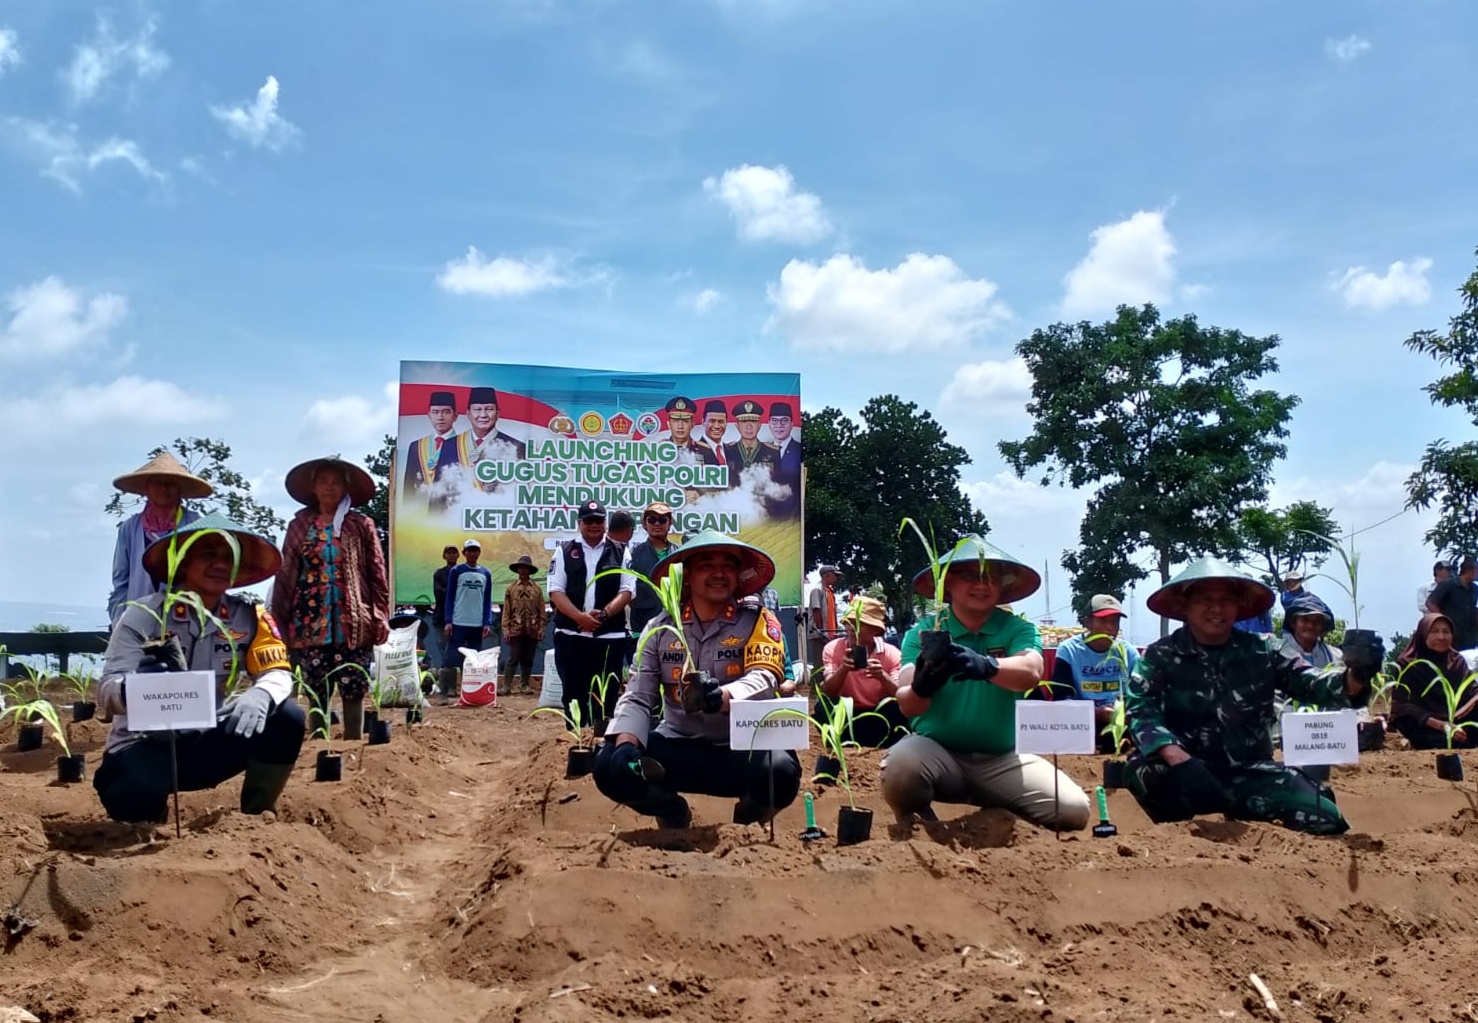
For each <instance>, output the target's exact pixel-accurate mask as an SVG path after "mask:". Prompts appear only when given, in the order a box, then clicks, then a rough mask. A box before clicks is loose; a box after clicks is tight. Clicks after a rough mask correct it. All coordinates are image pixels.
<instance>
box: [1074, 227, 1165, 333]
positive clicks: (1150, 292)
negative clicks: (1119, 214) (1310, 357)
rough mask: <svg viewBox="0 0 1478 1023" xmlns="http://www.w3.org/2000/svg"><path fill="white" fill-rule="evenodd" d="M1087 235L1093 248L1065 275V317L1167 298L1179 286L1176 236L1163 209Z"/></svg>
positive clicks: (1156, 301) (1106, 310) (1162, 300)
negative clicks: (1175, 260)
mask: <svg viewBox="0 0 1478 1023" xmlns="http://www.w3.org/2000/svg"><path fill="white" fill-rule="evenodd" d="M1089 237H1090V238H1092V239H1093V247H1092V248H1091V249H1090V250H1089V251H1088V255H1087V256H1085V257H1084V259H1083V261H1082V262H1081V263H1079V264H1078V265H1077V266H1075V267H1073V268H1072V270H1071V271H1069V273H1068V275H1067V277H1065V278H1064V279H1063V283H1064V284H1065V285H1066V287H1067V290H1066V293H1065V294H1064V295H1063V299H1062V313H1063V315H1064V316H1086V315H1091V314H1093V313H1103V312H1113V311H1114V309H1116V308H1118V307H1119V306H1120V305H1138V304H1140V303H1142V302H1155V303H1162V302H1166V301H1169V299H1170V298H1171V296H1172V295H1173V294H1174V287H1175V266H1174V264H1173V262H1172V260H1173V259H1174V256H1175V241H1174V239H1172V238H1171V237H1170V232H1169V231H1167V230H1166V229H1165V213H1164V211H1163V210H1155V211H1153V212H1151V211H1148V210H1140V211H1139V212H1138V213H1135V214H1134V216H1132V217H1130V218H1129V219H1128V220H1121V221H1119V222H1118V223H1117V224H1105V225H1104V226H1102V227H1100V228H1098V229H1096V230H1095V231H1094V232H1093V233H1092V234H1091V235H1090V236H1089Z"/></svg>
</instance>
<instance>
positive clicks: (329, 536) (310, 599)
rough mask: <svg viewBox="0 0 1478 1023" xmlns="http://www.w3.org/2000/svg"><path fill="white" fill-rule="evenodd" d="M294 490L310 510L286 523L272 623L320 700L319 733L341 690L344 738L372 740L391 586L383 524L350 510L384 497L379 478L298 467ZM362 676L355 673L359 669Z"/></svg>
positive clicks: (289, 483)
mask: <svg viewBox="0 0 1478 1023" xmlns="http://www.w3.org/2000/svg"><path fill="white" fill-rule="evenodd" d="M285 487H286V490H287V492H288V494H290V495H291V496H292V498H293V499H294V500H295V501H298V502H299V503H301V504H302V505H303V508H302V509H301V510H300V511H299V512H298V513H297V514H296V515H294V516H293V519H292V521H291V522H289V523H288V524H287V535H286V536H285V537H284V538H283V540H282V568H281V569H279V570H278V573H277V580H276V582H274V583H273V585H272V616H273V618H275V619H276V620H277V621H278V622H280V623H281V624H282V628H283V629H285V630H286V635H285V639H286V642H287V649H288V653H289V654H290V655H291V657H292V663H293V667H294V668H297V669H299V670H301V672H302V676H303V682H304V684H305V685H306V686H307V688H308V691H309V693H310V694H311V695H312V698H313V701H314V706H313V707H312V708H311V710H310V711H309V715H308V722H309V726H310V730H313V731H317V730H318V729H319V728H323V727H327V725H328V719H329V709H328V705H329V700H330V699H332V698H333V693H334V687H335V685H337V686H338V689H339V695H340V697H341V698H342V699H343V704H344V738H345V739H346V740H352V739H358V738H360V736H361V735H362V734H363V732H364V696H365V693H366V692H368V690H369V672H370V671H371V668H372V665H373V663H374V648H375V645H376V644H378V643H383V642H385V640H386V639H388V638H389V636H390V582H389V580H388V579H387V578H386V575H385V554H384V551H383V550H382V549H381V547H380V534H379V531H378V530H377V529H376V528H375V522H374V520H373V519H371V518H370V517H369V516H368V515H365V514H364V513H363V512H357V511H351V510H350V509H351V508H353V507H354V506H356V505H366V504H368V503H369V502H370V501H371V500H372V499H373V498H374V496H375V482H374V480H373V479H371V478H370V474H369V473H367V472H365V471H364V470H363V469H361V468H360V467H359V466H357V465H354V464H353V463H352V462H346V461H344V460H343V459H341V458H339V457H337V456H331V457H328V458H315V459H312V460H310V461H307V462H304V463H302V464H301V465H297V466H294V467H293V469H292V470H291V471H290V472H289V473H288V474H287V480H286V482H285ZM356 667H357V668H359V669H362V670H355V668H356Z"/></svg>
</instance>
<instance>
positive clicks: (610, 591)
mask: <svg viewBox="0 0 1478 1023" xmlns="http://www.w3.org/2000/svg"><path fill="white" fill-rule="evenodd" d="M630 566H631V555H630V552H629V551H628V549H627V547H626V545H625V544H621V543H617V542H616V541H614V540H612V539H611V538H610V537H608V536H607V535H606V509H605V506H604V505H603V504H601V503H600V502H599V501H586V502H585V503H584V504H582V505H580V535H579V536H578V537H577V538H576V539H574V540H566V541H565V542H564V543H562V544H560V545H559V548H558V549H557V550H556V551H555V552H554V560H553V562H551V564H550V566H549V603H550V604H552V605H554V667H555V669H556V670H557V671H558V672H559V680H560V682H561V683H562V684H563V686H564V697H563V703H564V711H565V717H566V718H567V719H568V718H569V717H570V711H569V706H570V701H571V700H574V701H576V702H577V703H578V704H579V706H580V713H581V715H582V716H583V717H584V720H586V721H589V720H591V719H592V718H593V717H594V716H595V714H594V713H593V712H594V711H595V710H596V709H597V708H594V707H592V706H591V702H590V684H591V682H592V680H594V679H596V678H599V677H604V676H606V675H608V674H610V673H611V672H615V673H616V674H617V675H620V674H621V669H622V668H623V667H624V666H625V663H626V640H627V632H626V605H627V604H630V603H631V598H632V597H633V596H634V595H635V594H636V579H635V578H634V577H633V576H630V575H626V574H623V573H621V572H620V571H618V570H619V569H622V568H629V567H630ZM602 572H608V573H610V574H608V575H605V576H603V577H601V578H596V577H597V576H600V575H601V573H602ZM619 688H620V687H619V686H616V685H612V686H610V687H609V688H608V689H607V690H606V706H604V707H601V708H598V709H599V716H600V717H605V718H609V717H610V716H611V714H612V711H614V710H615V703H616V692H617V690H618V689H619ZM567 723H568V724H569V725H570V726H571V727H574V722H573V721H572V720H570V721H567Z"/></svg>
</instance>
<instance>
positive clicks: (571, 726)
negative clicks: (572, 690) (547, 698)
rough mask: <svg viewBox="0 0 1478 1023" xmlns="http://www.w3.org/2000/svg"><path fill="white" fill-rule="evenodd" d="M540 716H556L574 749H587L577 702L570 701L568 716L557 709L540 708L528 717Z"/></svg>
mask: <svg viewBox="0 0 1478 1023" xmlns="http://www.w3.org/2000/svg"><path fill="white" fill-rule="evenodd" d="M540 714H558V715H559V717H560V720H561V721H563V722H564V723H565V735H568V736H569V737H570V740H571V741H572V742H573V743H574V744H575V748H576V749H588V748H589V747H588V746H586V744H585V724H584V721H585V719H584V718H583V717H582V716H581V714H580V701H579V700H571V701H570V705H569V713H568V714H566V713H565V711H563V710H561V709H560V708H558V707H540V708H539V709H538V710H536V711H534V712H533V713H532V714H530V715H529V717H531V718H532V717H538V716H539V715H540Z"/></svg>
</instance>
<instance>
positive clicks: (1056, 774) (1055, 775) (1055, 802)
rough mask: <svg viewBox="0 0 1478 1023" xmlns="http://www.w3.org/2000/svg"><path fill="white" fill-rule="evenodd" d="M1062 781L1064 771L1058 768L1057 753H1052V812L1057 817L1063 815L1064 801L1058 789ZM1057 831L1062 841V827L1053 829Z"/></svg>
mask: <svg viewBox="0 0 1478 1023" xmlns="http://www.w3.org/2000/svg"><path fill="white" fill-rule="evenodd" d="M1061 781H1062V772H1061V771H1059V770H1058V769H1057V754H1056V753H1054V754H1052V814H1053V816H1055V817H1061V816H1062V802H1061V800H1059V799H1058V797H1057V794H1058V789H1059V785H1060V783H1061ZM1053 830H1055V831H1056V832H1057V840H1058V841H1059V842H1061V841H1062V829H1061V828H1055V829H1053Z"/></svg>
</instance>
